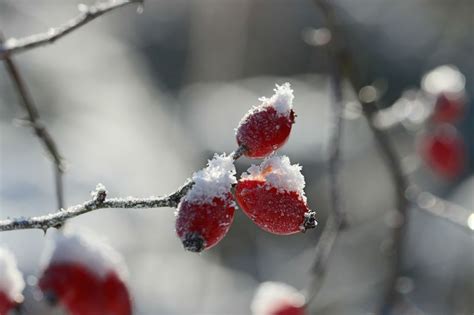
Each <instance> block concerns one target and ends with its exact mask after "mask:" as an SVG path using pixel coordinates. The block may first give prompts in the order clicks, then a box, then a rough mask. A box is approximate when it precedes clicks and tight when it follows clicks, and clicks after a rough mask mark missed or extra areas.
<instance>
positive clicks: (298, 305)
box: [251, 282, 307, 315]
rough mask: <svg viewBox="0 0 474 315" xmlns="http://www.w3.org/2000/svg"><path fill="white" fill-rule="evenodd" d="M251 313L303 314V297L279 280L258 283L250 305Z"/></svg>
mask: <svg viewBox="0 0 474 315" xmlns="http://www.w3.org/2000/svg"><path fill="white" fill-rule="evenodd" d="M251 310H252V315H305V314H307V313H306V310H305V297H304V296H303V295H302V294H301V293H300V292H298V291H297V290H296V289H295V288H293V287H291V286H289V285H287V284H285V283H280V282H264V283H262V284H260V286H259V287H258V289H257V292H256V293H255V295H254V298H253V300H252V305H251Z"/></svg>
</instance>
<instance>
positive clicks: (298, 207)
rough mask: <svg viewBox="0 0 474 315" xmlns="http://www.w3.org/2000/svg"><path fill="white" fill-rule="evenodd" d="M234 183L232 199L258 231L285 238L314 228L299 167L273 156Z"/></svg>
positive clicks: (314, 224) (313, 218)
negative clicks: (234, 197) (260, 229)
mask: <svg viewBox="0 0 474 315" xmlns="http://www.w3.org/2000/svg"><path fill="white" fill-rule="evenodd" d="M247 172H248V173H243V174H242V178H241V179H240V180H239V182H238V183H237V187H236V190H235V195H236V199H237V202H238V204H239V205H240V207H241V208H242V210H243V211H244V213H245V214H246V215H247V216H248V217H249V218H250V219H251V220H252V221H254V222H255V224H257V225H258V226H259V227H260V228H262V229H264V230H266V231H268V232H270V233H274V234H280V235H288V234H294V233H297V232H301V231H305V230H306V229H308V228H314V227H315V226H316V220H315V216H314V212H312V211H311V210H310V209H309V208H308V206H307V201H306V196H305V194H304V190H303V189H304V186H305V181H304V177H303V175H302V174H301V166H299V165H291V163H290V160H289V158H288V157H286V156H282V157H279V156H272V157H269V158H267V159H265V160H264V161H263V162H262V164H260V165H259V166H255V165H252V166H251V167H250V168H249V170H248V171H247Z"/></svg>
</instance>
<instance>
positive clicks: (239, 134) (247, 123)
mask: <svg viewBox="0 0 474 315" xmlns="http://www.w3.org/2000/svg"><path fill="white" fill-rule="evenodd" d="M274 91H275V94H274V95H273V96H272V97H271V98H265V97H263V98H260V101H261V102H262V103H261V104H260V105H259V106H256V107H254V108H252V109H251V110H250V111H249V112H248V113H247V114H246V115H245V116H244V118H243V119H242V120H241V122H240V124H239V126H238V127H237V129H236V138H237V143H238V145H239V148H240V149H239V151H241V152H242V153H243V155H245V156H247V157H248V158H252V159H253V158H265V160H264V161H263V162H262V163H261V164H260V165H259V166H255V165H252V166H251V167H250V168H249V170H248V171H247V172H246V173H243V174H242V176H241V178H240V180H238V181H237V179H236V177H235V174H236V170H235V166H234V159H235V158H236V157H237V156H236V153H233V154H231V155H229V156H226V155H225V154H223V155H215V156H214V158H213V159H212V160H210V161H209V162H208V165H207V167H206V168H204V169H203V170H200V171H198V172H196V173H194V174H193V177H192V180H193V182H194V185H193V186H192V188H191V189H190V191H189V192H188V193H187V194H186V195H185V196H184V197H183V198H182V200H181V202H180V204H179V205H178V210H177V214H176V233H177V235H178V237H179V238H180V239H181V241H182V243H183V246H184V248H185V249H187V250H189V251H192V252H201V251H203V250H204V249H208V248H210V247H212V246H214V245H216V244H217V243H218V242H219V241H220V240H221V239H222V238H223V237H224V236H225V235H226V234H227V232H228V230H229V228H230V225H231V223H232V221H233V218H234V212H235V209H236V203H235V202H234V194H233V191H234V188H235V192H234V193H235V200H236V201H237V203H238V204H239V206H240V208H241V209H242V210H243V211H244V213H245V214H246V215H247V216H248V217H249V218H250V219H251V220H252V221H253V222H255V224H257V225H258V226H259V227H260V228H262V229H264V230H265V231H268V232H270V233H274V234H279V235H287V234H293V233H297V232H300V231H305V230H306V229H308V228H313V227H315V226H316V221H315V216H314V212H312V211H311V210H309V208H308V206H307V202H306V197H305V194H304V191H303V188H304V185H305V181H304V177H303V175H302V174H301V167H300V166H298V165H291V163H290V160H289V159H288V157H286V156H283V157H279V156H276V155H273V153H274V151H275V150H277V149H278V148H280V147H281V146H283V145H284V144H285V142H286V141H287V140H288V137H289V135H290V131H291V127H292V125H293V123H294V120H295V113H294V111H293V98H294V96H293V90H292V89H291V87H290V84H289V83H285V84H283V85H282V86H278V85H277V87H276V89H275V90H274Z"/></svg>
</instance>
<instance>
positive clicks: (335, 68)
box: [306, 0, 345, 304]
mask: <svg viewBox="0 0 474 315" xmlns="http://www.w3.org/2000/svg"><path fill="white" fill-rule="evenodd" d="M316 4H317V5H318V6H319V8H320V9H321V11H322V12H323V13H324V17H325V19H326V24H327V26H328V28H329V29H330V31H331V32H332V31H333V27H332V26H333V25H334V23H333V22H332V20H333V19H334V16H333V14H332V12H331V11H329V10H328V8H327V6H326V4H325V1H324V0H321V1H319V0H318V1H316ZM337 45H338V43H337V42H331V43H330V44H329V45H328V46H327V50H328V55H329V60H330V63H331V75H330V79H331V92H332V99H331V103H332V106H331V107H332V110H333V114H334V118H333V119H334V121H333V131H332V135H331V139H330V140H329V144H330V148H329V181H330V185H329V186H330V187H329V189H330V200H331V209H332V211H331V212H330V214H329V217H328V220H327V222H326V226H325V227H324V230H323V232H322V234H321V237H320V238H319V241H318V244H317V245H316V256H315V259H314V263H313V266H312V280H311V284H310V287H309V290H308V291H309V292H308V294H307V301H306V303H307V304H309V303H311V302H312V301H313V300H314V299H315V298H316V296H317V294H318V292H319V290H320V288H321V286H322V282H323V280H324V277H325V275H326V268H327V263H328V260H329V256H330V254H331V252H332V249H333V246H334V243H335V241H336V239H337V236H338V234H339V230H340V229H341V227H342V226H343V222H344V220H345V212H344V210H343V205H342V200H341V190H342V189H341V185H340V184H339V176H338V173H339V168H340V151H341V138H342V128H343V122H344V120H343V117H342V112H343V95H342V73H341V68H340V65H339V63H338V57H337V54H338V49H337Z"/></svg>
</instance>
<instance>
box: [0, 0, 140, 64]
mask: <svg viewBox="0 0 474 315" xmlns="http://www.w3.org/2000/svg"><path fill="white" fill-rule="evenodd" d="M143 1H144V0H109V1H106V2H97V3H96V4H94V5H91V6H86V5H83V4H81V5H79V10H80V13H79V15H77V16H76V17H74V18H72V19H71V20H69V21H67V22H66V23H64V24H63V25H60V26H57V27H53V28H50V29H49V30H48V31H47V32H44V33H40V34H34V35H30V36H27V37H24V38H10V39H8V40H6V41H5V42H4V43H3V44H2V45H1V46H0V59H5V58H7V57H8V56H9V55H12V54H15V53H19V52H23V51H26V50H29V49H33V48H36V47H39V46H43V45H47V44H52V43H54V42H55V41H56V40H58V39H60V38H62V37H63V36H65V35H67V34H69V33H71V32H72V31H74V30H76V29H78V28H80V27H81V26H83V25H85V24H87V23H89V22H91V21H92V20H94V19H96V18H98V17H99V16H102V15H104V14H105V13H107V12H110V11H113V10H115V9H118V8H121V7H123V6H126V5H129V4H132V3H139V4H142V3H143Z"/></svg>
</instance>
